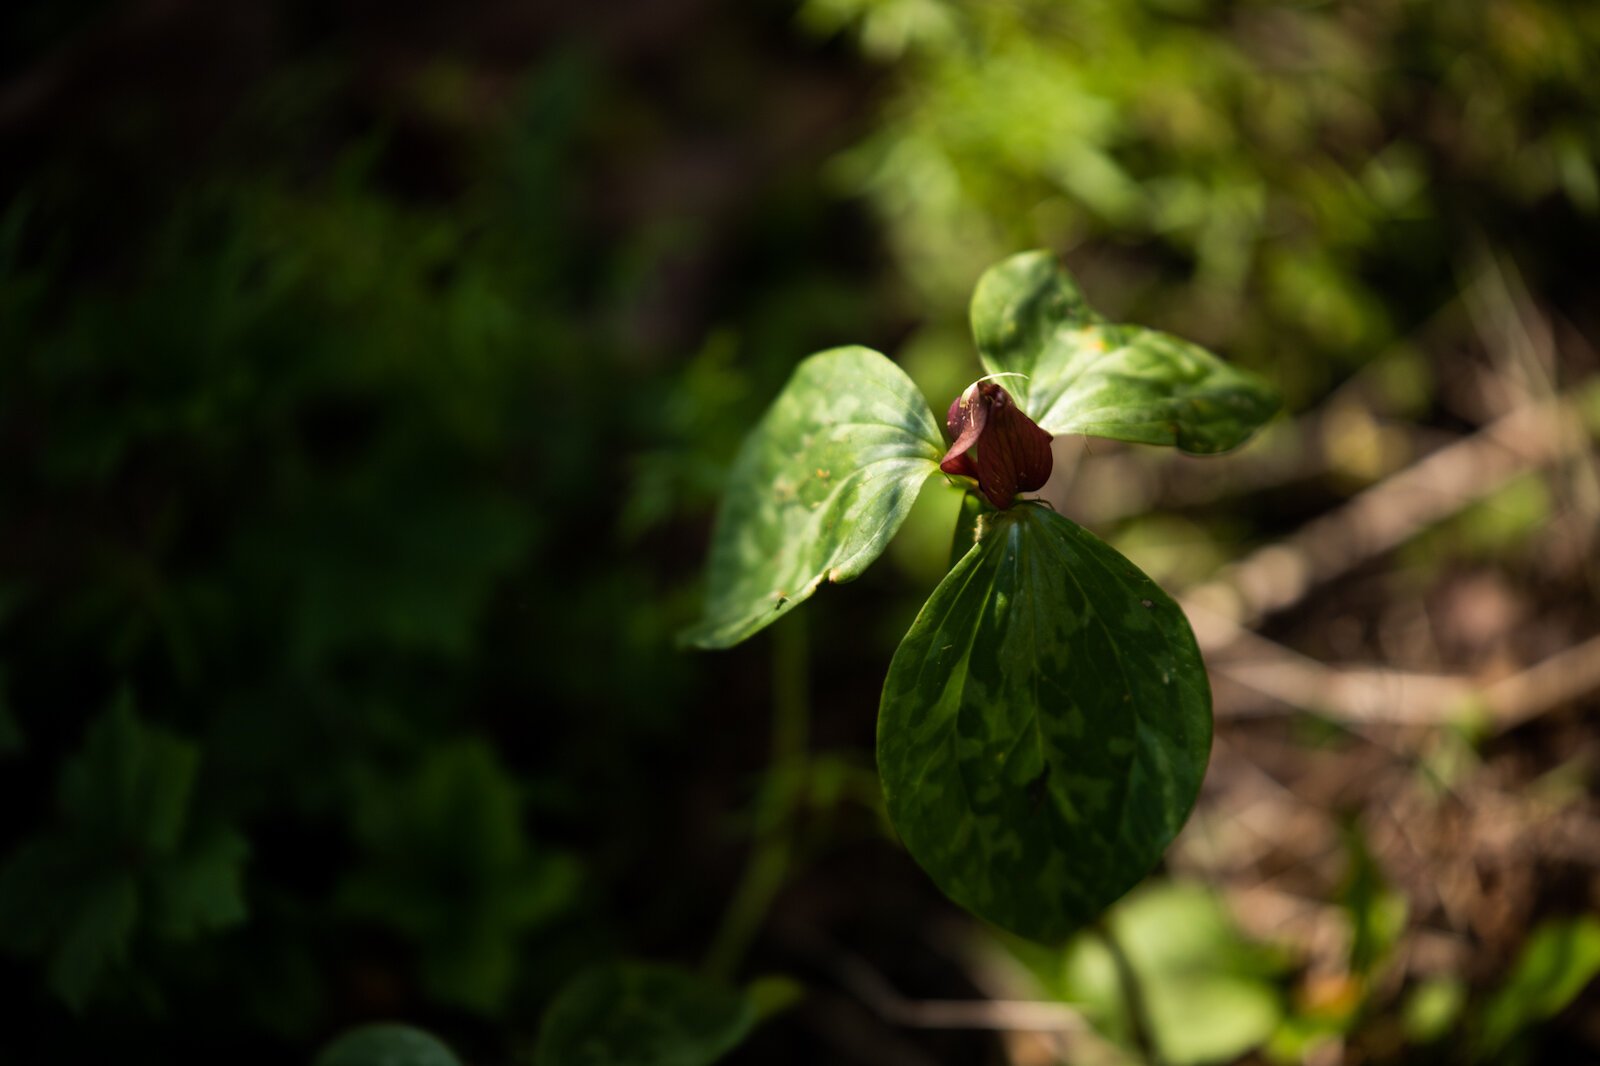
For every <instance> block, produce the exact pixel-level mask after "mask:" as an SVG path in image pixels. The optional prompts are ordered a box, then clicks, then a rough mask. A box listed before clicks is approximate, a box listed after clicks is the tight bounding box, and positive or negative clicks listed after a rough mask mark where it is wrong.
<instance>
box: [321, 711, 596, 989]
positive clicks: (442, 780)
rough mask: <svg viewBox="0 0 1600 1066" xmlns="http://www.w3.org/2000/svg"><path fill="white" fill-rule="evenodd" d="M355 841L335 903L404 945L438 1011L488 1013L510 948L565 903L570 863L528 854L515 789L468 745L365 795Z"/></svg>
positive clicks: (489, 756) (531, 849)
mask: <svg viewBox="0 0 1600 1066" xmlns="http://www.w3.org/2000/svg"><path fill="white" fill-rule="evenodd" d="M356 830H357V834H358V836H359V839H360V841H361V843H362V845H363V847H364V849H365V852H366V862H365V863H364V864H363V865H362V867H361V868H360V869H359V870H357V871H356V872H355V873H353V874H352V875H350V876H349V877H348V878H347V879H346V880H345V882H344V884H343V886H342V890H341V892H340V895H339V899H340V902H341V904H342V905H343V907H344V908H345V910H346V911H347V912H348V913H349V914H351V915H353V916H357V917H360V918H364V919H367V920H369V921H373V922H376V923H378V924H381V925H384V926H386V927H388V928H390V929H393V930H395V931H397V932H399V933H400V934H402V935H403V936H404V937H406V939H407V940H409V941H410V942H411V943H412V944H414V945H415V946H416V948H417V950H418V956H419V958H418V961H419V963H420V967H421V976H422V980H423V983H424V984H425V986H426V987H427V988H428V990H429V991H430V992H431V993H432V995H434V996H435V997H437V998H438V999H439V1000H440V1001H442V1002H448V1003H454V1004H458V1005H460V1006H464V1007H467V1008H469V1009H472V1010H476V1011H480V1012H491V1011H493V1010H495V1009H497V1008H498V1007H499V1006H500V1005H501V1004H502V1003H503V1001H504V1000H505V997H506V994H507V992H508V991H509V990H510V988H511V985H512V982H513V980H514V979H515V978H516V975H517V970H518V962H519V957H520V955H521V951H520V947H521V942H522V938H523V937H524V936H525V934H527V933H529V932H530V931H532V930H535V929H537V928H539V927H540V926H543V925H546V924H548V923H549V922H550V921H551V920H552V919H553V918H554V917H556V916H557V915H559V914H560V913H561V912H562V911H563V910H565V909H567V908H568V907H570V906H571V904H572V902H573V897H574V896H575V895H576V894H577V889H578V876H579V875H578V867H577V864H576V862H575V861H574V860H573V859H572V858H571V856H569V855H566V854H564V853H562V852H555V851H548V850H544V849H541V848H538V847H535V846H532V845H530V842H529V840H528V838H527V835H526V834H525V833H524V831H523V828H522V815H521V801H520V799H519V798H518V795H517V788H516V784H515V783H514V782H513V781H512V780H511V778H510V777H509V775H508V774H507V773H506V770H505V768H504V766H503V765H502V764H501V763H500V761H499V760H498V759H497V758H496V757H495V755H494V753H493V752H491V751H490V750H489V749H488V747H487V746H486V745H484V744H483V743H481V742H479V741H465V742H460V743H455V744H450V745H446V746H444V747H442V748H440V749H439V750H438V751H436V752H433V753H432V754H431V755H430V756H429V757H428V759H427V761H426V762H424V763H423V764H422V766H421V767H419V768H418V769H417V771H416V773H415V774H413V775H411V776H410V777H407V778H404V779H401V780H396V781H392V782H386V783H384V784H382V785H379V786H377V787H374V788H372V789H371V790H370V791H368V792H367V793H365V794H364V795H363V796H362V797H361V800H360V803H359V806H358V809H357V810H356Z"/></svg>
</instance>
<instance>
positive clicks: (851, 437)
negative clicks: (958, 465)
mask: <svg viewBox="0 0 1600 1066" xmlns="http://www.w3.org/2000/svg"><path fill="white" fill-rule="evenodd" d="M944 447H945V446H944V442H943V439H942V438H941V436H940V433H939V427H938V424H937V423H936V422H935V421H934V418H933V412H931V411H930V410H929V409H928V404H927V401H926V400H924V399H923V398H922V395H921V394H920V393H919V392H918V391H917V388H916V386H915V385H913V384H912V382H911V379H910V378H909V377H907V376H906V374H905V372H904V371H902V370H901V369H900V368H899V367H897V366H895V364H893V363H891V362H890V361H889V360H888V359H886V358H885V357H884V356H882V355H879V354H878V353H877V352H874V351H870V350H869V349H866V348H835V349H833V350H831V351H827V352H821V353H819V354H817V355H813V356H811V357H810V358H808V359H806V360H805V361H804V362H803V363H801V364H800V366H799V368H798V369H796V371H795V373H794V376H793V377H792V378H790V380H789V383H788V385H786V386H785V387H784V390H783V392H782V393H780V394H779V396H778V398H777V400H776V401H775V402H774V403H773V405H772V407H771V408H770V409H769V410H768V411H767V414H766V416H765V417H764V418H763V419H762V420H761V424H760V425H758V426H757V427H756V429H755V431H754V432H752V433H751V435H750V436H749V438H748V439H747V440H746V441H745V444H744V448H743V450H741V451H740V453H739V457H738V459H737V460H735V462H734V466H733V471H732V473H731V475H730V476H729V480H728V490H727V494H726V495H725V496H724V497H723V500H722V507H721V509H720V510H719V511H718V513H717V529H716V533H715V535H714V537H713V539H712V544H711V563H710V567H709V570H710V575H709V578H708V581H709V585H708V588H707V590H706V607H705V614H704V616H703V618H702V619H701V621H700V622H699V624H697V625H695V626H694V627H692V628H691V629H689V630H688V631H687V632H685V633H684V634H683V637H682V640H683V642H684V643H686V644H691V645H694V646H697V647H702V648H726V647H729V646H731V645H733V644H737V643H739V641H741V640H744V639H745V638H746V637H749V636H750V635H751V634H753V633H755V632H757V631H758V630H760V629H762V628H764V627H766V626H767V625H770V624H771V623H772V622H775V621H777V620H778V619H779V618H781V617H782V616H783V615H784V614H786V613H788V612H789V611H790V610H792V609H794V607H795V606H796V605H798V604H799V603H801V602H803V601H804V600H806V599H807V598H809V597H810V596H811V594H812V593H813V592H815V591H816V590H817V588H818V587H819V586H821V585H822V583H823V582H824V581H832V582H835V583H838V582H844V581H849V580H850V579H852V578H854V577H856V576H858V575H859V574H860V573H861V572H862V571H863V570H865V569H866V568H867V566H868V565H869V564H870V563H871V562H872V561H873V560H874V559H876V558H877V557H878V556H879V555H881V554H883V550H884V548H885V547H887V546H888V543H889V541H890V539H891V538H892V537H893V536H894V534H895V531H896V530H898V529H899V528H900V524H901V523H902V522H904V521H905V518H906V515H907V514H908V513H909V512H910V510H911V505H912V504H913V503H915V502H916V498H917V492H918V490H920V489H921V488H922V483H923V482H924V481H926V480H927V477H928V475H929V474H932V473H933V472H934V471H935V470H937V469H938V463H939V457H940V456H941V455H942V454H943V453H944Z"/></svg>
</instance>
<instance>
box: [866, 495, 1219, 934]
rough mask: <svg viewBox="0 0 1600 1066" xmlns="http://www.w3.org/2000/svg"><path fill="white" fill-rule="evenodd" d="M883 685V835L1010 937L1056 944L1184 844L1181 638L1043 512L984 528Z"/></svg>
mask: <svg viewBox="0 0 1600 1066" xmlns="http://www.w3.org/2000/svg"><path fill="white" fill-rule="evenodd" d="M979 534H980V536H979V540H978V543H977V544H975V545H974V546H973V547H972V549H971V550H970V551H969V552H968V553H967V554H966V555H965V556H964V557H963V558H962V559H961V561H960V562H959V563H957V564H956V566H955V567H954V568H953V569H952V570H951V571H950V573H949V574H948V575H946V576H945V579H944V581H943V582H941V583H940V585H939V587H938V588H937V589H936V590H935V591H934V593H933V596H932V597H931V598H930V599H929V600H928V603H927V604H926V605H925V606H924V607H923V609H922V613H921V614H920V615H918V616H917V620H916V622H915V624H913V625H912V627H911V631H910V632H909V633H908V634H907V635H906V638H905V640H904V641H903V642H902V643H901V645H900V648H899V650H898V651H897V652H896V653H895V657H894V662H893V663H892V664H891V666H890V667H889V677H888V680H887V681H886V682H885V684H884V689H883V703H882V707H881V709H880V711H879V715H878V769H879V772H880V774H881V775H882V778H883V790H884V797H885V799H886V800H887V803H888V809H889V816H890V818H891V819H892V820H893V821H894V824H895V828H896V829H898V830H899V832H900V836H901V838H902V839H903V840H904V841H905V844H906V847H907V848H908V849H910V851H911V854H912V855H913V856H914V857H915V858H916V860H917V861H918V862H919V863H921V864H922V866H923V868H924V869H926V870H927V871H928V873H929V874H930V875H931V876H932V877H933V879H934V881H935V882H937V883H938V885H939V887H940V888H941V889H943V890H944V892H945V893H946V894H947V895H949V896H950V897H951V898H952V899H954V900H955V901H956V902H958V903H960V904H961V905H962V906H964V907H967V908H968V909H970V910H972V911H974V912H975V913H977V914H978V915H980V916H982V917H984V918H986V919H988V920H989V921H991V922H994V923H995V924H996V925H999V926H1002V927H1004V928H1006V929H1009V930H1011V931H1013V932H1015V933H1019V934H1021V935H1022V936H1026V937H1030V938H1032V939H1035V940H1040V941H1045V942H1055V941H1059V940H1062V939H1064V938H1065V937H1066V936H1067V935H1069V934H1070V933H1071V932H1072V931H1073V930H1074V929H1076V928H1078V927H1079V926H1081V925H1082V924H1083V923H1085V922H1087V921H1088V920H1089V919H1091V918H1093V917H1094V916H1095V915H1096V914H1098V913H1099V912H1100V911H1101V910H1102V909H1104V908H1105V907H1106V906H1107V905H1108V904H1110V903H1111V902H1112V901H1114V900H1115V899H1117V897H1119V896H1121V895H1122V894H1123V893H1124V892H1126V891H1127V890H1128V889H1129V888H1131V887H1133V885H1134V884H1136V883H1137V882H1138V881H1139V879H1140V878H1142V877H1143V876H1144V875H1145V873H1146V872H1148V871H1149V869H1150V867H1151V866H1152V865H1154V864H1155V862H1156V860H1157V859H1158V858H1159V857H1160V855H1161V853H1162V851H1163V850H1164V849H1165V848H1166V846H1167V844H1168V843H1170V842H1171V840H1172V838H1173V837H1174V836H1175V835H1176V834H1177V832H1178V830H1179V828H1180V827H1181V826H1182V825H1183V822H1184V819H1185V818H1186V817H1187V816H1188V813H1189V810H1190V808H1191V807H1192V806H1193V805H1194V801H1195V797H1196V796H1197V794H1198V793H1199V789H1200V781H1201V778H1202V777H1203V776H1204V774H1205V767H1206V760H1207V758H1208V756H1209V754H1210V748H1211V692H1210V688H1209V686H1208V685H1207V682H1206V674H1205V668H1204V666H1203V664H1202V663H1201V660H1200V651H1199V648H1198V647H1197V646H1196V644H1195V640H1194V634H1193V633H1192V632H1191V630H1190V629H1189V624H1188V621H1187V620H1186V619H1185V618H1184V616H1183V612H1182V611H1180V610H1179V608H1178V606H1177V604H1175V603H1174V602H1173V601H1172V600H1171V598H1169V597H1168V596H1167V595H1166V593H1164V592H1162V591H1161V589H1160V588H1159V587H1158V586H1157V585H1156V584H1155V583H1154V582H1153V581H1151V580H1150V579H1149V578H1148V577H1146V576H1145V575H1144V574H1143V573H1141V572H1140V571H1139V570H1138V568H1136V567H1135V566H1134V565H1133V564H1132V563H1130V562H1129V561H1128V560H1127V559H1125V558H1123V557H1122V556H1121V555H1119V554H1118V553H1117V552H1116V551H1114V550H1112V549H1111V548H1109V547H1107V546H1106V545H1105V544H1103V543H1102V542H1101V541H1099V540H1098V539H1096V538H1095V537H1094V536H1093V535H1092V534H1090V533H1088V532H1087V531H1085V530H1083V529H1081V528H1080V527H1078V526H1077V525H1074V524H1073V523H1072V522H1070V521H1068V520H1067V519H1065V518H1062V517H1061V516H1060V515H1057V514H1056V513H1055V512H1053V511H1051V510H1049V509H1047V508H1046V507H1044V506H1042V505H1039V504H1027V503H1025V504H1019V505H1018V506H1016V507H1013V508H1011V509H1010V510H1009V511H1003V512H998V513H993V514H989V515H986V516H985V517H984V519H983V522H982V524H981V526H980V529H979Z"/></svg>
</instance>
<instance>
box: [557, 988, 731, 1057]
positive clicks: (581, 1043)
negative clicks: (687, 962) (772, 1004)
mask: <svg viewBox="0 0 1600 1066" xmlns="http://www.w3.org/2000/svg"><path fill="white" fill-rule="evenodd" d="M755 1022H756V1011H755V1006H754V1005H753V1004H752V1003H751V1001H750V998H749V997H748V996H746V995H744V994H743V993H740V992H737V991H734V990H733V989H731V988H725V987H723V986H722V985H720V984H715V983H712V982H709V981H705V980H702V979H700V978H697V977H695V976H694V975H692V974H689V973H685V972H684V971H682V970H679V969H676V968H674V967H670V966H654V965H647V964H644V963H618V964H614V965H609V966H597V967H595V968H593V969H591V970H588V971H586V972H584V973H582V974H580V975H579V976H578V977H577V978H576V979H574V980H573V981H572V982H571V983H570V984H568V985H567V986H566V988H564V989H562V991H561V994H560V995H558V996H557V997H556V1000H555V1002H554V1003H552V1004H551V1005H550V1010H549V1011H548V1012H547V1013H546V1014H545V1018H544V1028H543V1029H542V1030H541V1031H540V1033H539V1045H538V1049H537V1051H536V1052H535V1053H534V1062H535V1063H536V1066H709V1064H710V1063H713V1062H715V1061H717V1060H718V1059H720V1058H721V1057H722V1056H724V1055H726V1054H727V1053H728V1052H729V1051H731V1050H732V1049H733V1048H734V1047H736V1046H737V1045H738V1044H739V1042H740V1041H742V1040H743V1039H744V1038H745V1036H746V1034H748V1033H749V1032H750V1029H751V1027H752V1026H754V1025H755Z"/></svg>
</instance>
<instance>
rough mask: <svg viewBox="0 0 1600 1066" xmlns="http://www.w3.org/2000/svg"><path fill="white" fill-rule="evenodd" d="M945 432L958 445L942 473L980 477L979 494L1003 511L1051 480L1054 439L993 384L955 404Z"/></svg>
mask: <svg viewBox="0 0 1600 1066" xmlns="http://www.w3.org/2000/svg"><path fill="white" fill-rule="evenodd" d="M945 428H946V429H948V430H949V432H950V436H951V438H952V439H953V441H954V443H952V444H951V445H950V450H949V451H948V452H946V453H945V455H944V459H943V460H942V461H941V462H940V463H939V469H940V470H943V471H944V472H945V473H947V474H954V475H956V476H958V477H970V478H976V479H977V482H978V491H979V492H982V493H983V495H984V496H985V497H986V498H987V499H988V501H989V502H990V503H992V504H994V505H995V506H996V507H998V508H999V509H1000V510H1002V511H1004V510H1005V509H1006V508H1008V507H1010V506H1011V505H1012V504H1013V503H1015V502H1016V499H1017V493H1019V492H1033V491H1035V490H1037V489H1041V488H1043V487H1044V483H1045V482H1046V481H1048V480H1050V469H1051V467H1052V465H1053V463H1054V460H1053V459H1052V458H1051V455H1050V434H1048V433H1046V432H1045V431H1044V430H1042V429H1040V428H1039V426H1038V424H1037V423H1036V422H1034V420H1033V419H1031V418H1029V417H1028V416H1027V415H1025V414H1023V413H1022V409H1021V408H1019V407H1018V406H1017V404H1016V401H1015V400H1013V399H1012V398H1011V394H1010V393H1008V392H1007V391H1006V390H1005V389H1003V388H1001V387H1000V386H999V385H996V384H995V383H994V382H992V381H974V382H973V383H972V384H971V385H970V386H968V387H967V391H966V392H963V393H962V394H961V395H960V396H958V397H957V398H956V399H955V401H954V402H953V403H951V404H950V413H949V415H948V416H947V417H946V419H945Z"/></svg>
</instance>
